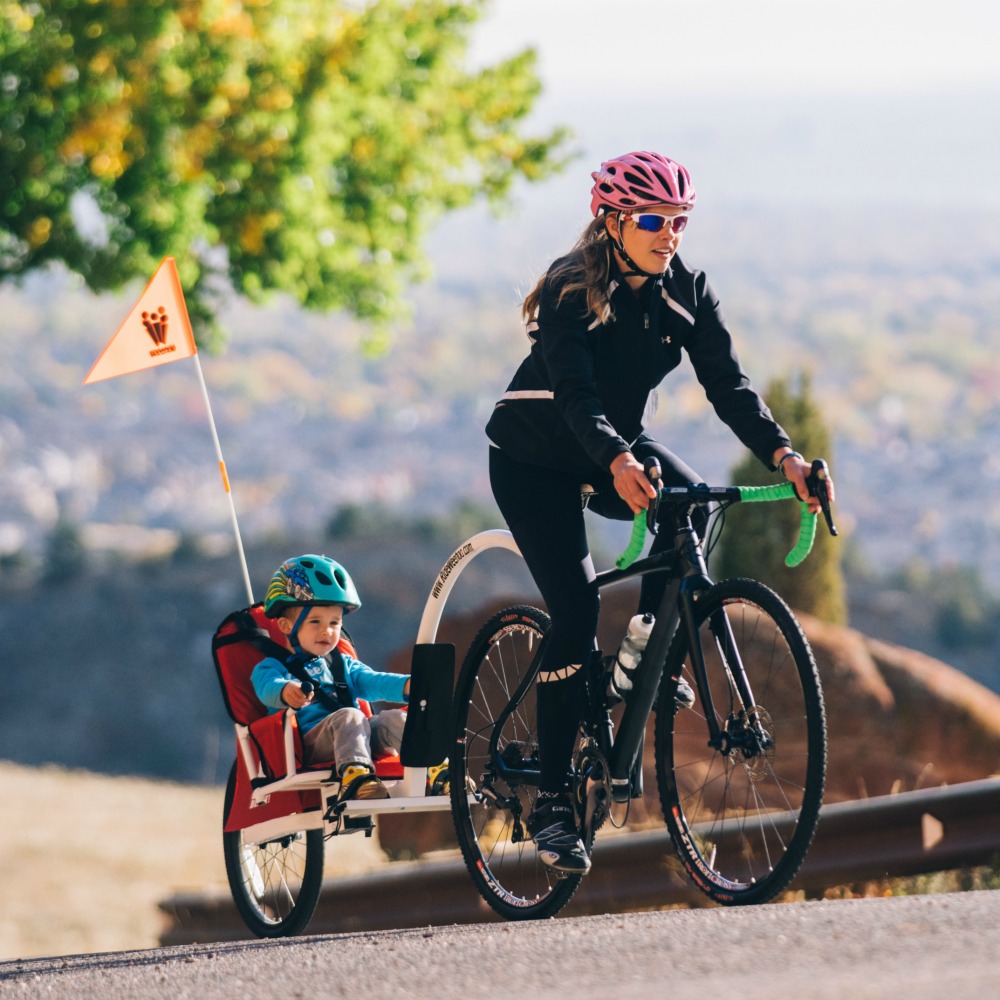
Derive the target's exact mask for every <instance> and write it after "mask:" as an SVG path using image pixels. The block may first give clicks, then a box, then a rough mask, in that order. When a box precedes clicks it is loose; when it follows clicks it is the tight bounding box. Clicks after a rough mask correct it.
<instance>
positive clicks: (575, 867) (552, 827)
mask: <svg viewBox="0 0 1000 1000" xmlns="http://www.w3.org/2000/svg"><path fill="white" fill-rule="evenodd" d="M527 825H528V833H530V834H531V839H532V840H533V841H534V842H535V846H536V847H537V848H538V860H539V861H541V863H542V864H543V865H545V867H546V868H551V869H552V871H554V872H555V873H556V874H558V875H585V874H586V873H587V872H589V871H590V857H589V855H588V854H587V849H586V848H585V847H584V846H583V841H582V840H581V839H580V832H579V830H578V829H577V826H576V814H575V813H574V812H573V806H572V805H571V804H570V801H569V799H568V797H566V796H565V795H559V796H557V797H555V798H545V799H543V800H542V801H541V802H539V803H536V804H535V808H534V809H532V810H531V814H530V815H529V816H528V824H527Z"/></svg>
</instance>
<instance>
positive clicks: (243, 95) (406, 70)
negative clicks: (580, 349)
mask: <svg viewBox="0 0 1000 1000" xmlns="http://www.w3.org/2000/svg"><path fill="white" fill-rule="evenodd" d="M483 7H484V0H466V2H445V0H369V2H367V3H363V2H350V0H242V2H240V3H237V2H235V0H143V2H142V3H128V2H126V0H18V2H11V0H0V281H3V280H5V279H11V278H16V277H18V276H21V275H25V274H27V273H29V272H31V271H34V270H37V269H40V268H43V267H45V266H47V265H49V264H51V263H53V262H60V263H62V264H64V265H65V266H66V267H67V268H69V269H70V270H71V271H74V272H76V273H78V274H80V275H82V276H83V278H84V279H85V281H86V283H87V285H88V286H89V287H90V288H91V289H93V290H95V291H101V290H105V289H116V288H118V287H120V286H121V285H122V284H123V283H125V282H127V281H129V280H130V279H132V278H135V277H139V276H142V277H148V276H149V275H150V274H152V272H153V270H154V268H155V266H156V265H157V264H158V263H159V261H160V260H161V259H162V258H163V257H164V256H167V255H172V256H174V257H176V258H177V264H178V268H179V270H180V274H181V280H182V283H183V285H184V287H185V289H186V293H187V296H188V306H189V309H190V310H191V313H192V318H193V319H195V326H196V330H197V331H198V333H199V336H200V337H201V338H202V339H203V340H204V338H205V337H206V336H207V335H208V334H209V333H210V332H211V331H212V330H214V329H215V327H214V318H215V312H216V310H217V308H218V298H217V297H218V295H219V293H220V291H225V290H226V289H227V288H228V287H230V286H231V287H232V288H234V289H235V290H236V291H237V292H238V293H240V294H243V295H245V296H247V297H249V298H250V299H251V300H255V301H256V300H260V299H261V298H262V297H263V296H265V295H266V294H267V293H268V292H272V291H275V292H282V293H286V294H288V295H290V296H292V297H293V298H294V299H295V300H297V301H298V302H300V303H302V304H303V305H304V306H306V307H307V308H314V309H320V310H330V309H345V310H347V311H349V312H351V313H353V314H354V315H356V316H358V317H360V318H362V319H365V320H370V321H374V322H376V323H377V322H384V321H386V320H387V319H389V318H390V317H392V316H393V315H394V314H395V313H396V311H397V310H398V306H399V298H400V292H401V291H402V289H403V287H404V286H405V284H406V283H407V282H409V281H411V280H414V279H417V278H419V277H421V276H422V275H423V274H424V272H425V270H426V263H425V260H424V257H423V254H422V250H421V243H422V241H423V239H424V237H425V236H426V234H427V232H428V230H429V228H430V226H431V225H432V224H433V222H435V221H436V220H437V219H438V218H439V217H440V216H441V214H442V213H444V212H447V211H449V210H452V209H455V208H458V207H461V206H464V205H467V204H469V203H471V202H472V201H473V200H474V199H476V198H477V197H480V196H482V197H484V198H486V199H488V200H490V201H492V202H493V203H497V204H498V203H502V202H503V201H504V199H505V197H506V196H507V195H508V194H509V191H510V188H511V185H512V183H513V182H514V180H515V179H517V178H526V179H528V180H531V181H534V180H538V179H540V178H543V177H545V176H547V175H549V174H550V173H551V172H552V171H553V170H555V169H557V168H558V167H559V166H561V162H560V159H559V158H560V156H561V155H562V149H563V146H564V142H565V138H566V136H565V133H564V132H563V131H562V130H559V129H556V130H552V131H550V132H549V133H548V134H545V135H542V136H526V135H524V134H522V125H523V119H524V117H525V116H526V115H527V114H528V112H529V111H530V110H531V108H532V105H533V103H534V101H535V99H536V97H537V95H538V93H539V91H540V85H539V82H538V80H537V78H536V76H535V72H534V62H535V56H534V52H533V51H532V50H530V49H529V50H525V51H524V52H521V53H520V54H517V55H515V56H512V57H511V58H508V59H506V60H504V61H502V62H500V63H499V64H497V65H493V66H489V67H486V68H483V69H480V70H478V71H475V72H470V71H468V70H467V69H465V68H464V65H463V64H464V61H465V57H466V54H467V49H468V43H469V38H470V32H471V29H472V26H473V25H474V23H475V21H476V20H477V18H478V17H479V16H480V14H481V13H482V10H483ZM199 320H201V321H202V322H200V323H199V322H198V321H199Z"/></svg>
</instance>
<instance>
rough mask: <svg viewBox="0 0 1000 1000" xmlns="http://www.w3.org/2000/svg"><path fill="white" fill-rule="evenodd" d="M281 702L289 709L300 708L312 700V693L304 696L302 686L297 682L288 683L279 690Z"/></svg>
mask: <svg viewBox="0 0 1000 1000" xmlns="http://www.w3.org/2000/svg"><path fill="white" fill-rule="evenodd" d="M281 700H282V701H283V702H284V703H285V704H286V705H287V706H288V707H289V708H302V707H303V706H304V705H308V704H309V702H311V701H312V700H313V696H312V691H310V692H309V694H306V693H305V691H303V690H302V685H301V684H300V683H299V682H298V681H289V682H288V683H287V684H286V685H285V686H284V687H283V688H282V689H281Z"/></svg>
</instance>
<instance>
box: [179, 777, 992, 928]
mask: <svg viewBox="0 0 1000 1000" xmlns="http://www.w3.org/2000/svg"><path fill="white" fill-rule="evenodd" d="M998 855H1000V778H985V779H983V780H980V781H971V782H967V783H965V784H961V785H953V786H950V787H942V788H932V789H927V790H924V791H917V792H906V793H901V794H898V795H886V796H880V797H878V798H872V799H863V800H860V801H856V802H839V803H834V804H832V805H827V806H824V807H823V812H822V815H821V817H820V823H819V827H818V829H817V832H816V839H815V840H814V841H813V845H812V847H811V848H810V851H809V854H808V855H807V857H806V861H805V863H804V864H803V866H802V869H801V870H800V872H799V874H798V876H797V877H796V879H795V881H794V882H793V883H792V888H793V889H795V888H798V889H805V890H806V891H809V892H818V891H821V890H823V889H826V888H829V887H831V886H837V885H849V884H852V883H855V882H864V881H868V880H870V879H880V878H895V877H899V876H905V875H919V874H929V873H931V872H938V871H949V870H953V869H958V868H966V867H972V866H975V865H984V864H990V863H991V862H992V861H993V860H994V859H995V858H996V857H997V856H998ZM362 901H363V905H361V903H362ZM671 904H689V905H698V906H701V905H706V904H707V900H706V898H705V897H704V896H703V895H702V894H701V893H700V892H699V891H698V890H696V889H695V888H694V887H693V886H692V885H691V884H690V883H689V882H688V881H687V879H686V878H685V877H684V875H683V874H682V873H681V871H680V869H679V862H677V860H676V854H675V851H674V847H673V844H672V843H671V841H670V837H669V836H668V835H667V834H666V833H665V832H662V831H659V830H656V831H643V832H639V833H628V834H622V835H619V836H605V837H604V838H603V839H602V838H601V837H598V839H597V843H596V845H595V848H594V866H593V868H592V869H591V872H590V874H589V875H588V876H587V878H586V879H584V881H583V883H582V884H581V886H580V889H579V890H578V891H577V893H576V895H575V896H574V897H573V899H572V901H571V902H570V904H569V905H568V906H567V907H566V909H565V910H564V911H563V912H564V913H565V914H566V915H568V916H574V915H575V916H580V915H584V914H591V913H624V912H629V911H635V910H643V909H655V908H659V907H663V906H668V905H671ZM160 909H161V910H162V911H163V912H164V913H165V914H166V915H167V917H168V918H169V920H170V927H169V929H168V930H167V931H166V932H165V933H164V934H163V936H162V937H161V939H160V943H161V944H162V945H175V944H192V943H209V942H214V941H231V940H240V939H244V938H247V937H250V932H249V931H248V930H247V929H246V926H245V925H244V924H243V922H242V920H241V919H240V918H239V916H238V914H237V913H236V908H235V906H234V905H233V902H232V899H231V898H230V897H229V896H225V897H222V896H202V895H195V894H185V895H178V896H174V897H173V898H171V899H169V900H166V901H164V902H162V903H161V904H160ZM499 919H500V918H499V917H498V916H497V915H496V914H495V913H494V912H493V911H492V910H491V909H490V908H489V907H488V906H487V905H486V903H485V902H483V901H482V900H481V899H480V897H479V894H478V893H477V892H476V890H475V888H474V887H473V884H472V881H471V879H470V878H469V875H468V873H467V872H466V869H465V864H464V862H463V861H462V860H461V858H448V859H442V860H428V861H414V862H396V863H394V864H390V865H386V867H385V868H384V869H379V870H377V871H374V872H370V873H368V874H366V875H361V876H353V877H350V878H339V879H333V880H327V881H326V882H325V883H324V885H323V892H322V894H321V896H320V901H319V906H318V907H317V909H316V914H315V916H314V917H313V919H312V922H311V923H310V925H309V933H310V934H334V933H345V932H358V931H374V930H388V929H392V928H404V927H426V926H441V925H447V924H464V923H481V922H483V921H489V920H499Z"/></svg>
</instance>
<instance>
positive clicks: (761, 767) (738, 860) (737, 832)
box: [655, 579, 826, 906]
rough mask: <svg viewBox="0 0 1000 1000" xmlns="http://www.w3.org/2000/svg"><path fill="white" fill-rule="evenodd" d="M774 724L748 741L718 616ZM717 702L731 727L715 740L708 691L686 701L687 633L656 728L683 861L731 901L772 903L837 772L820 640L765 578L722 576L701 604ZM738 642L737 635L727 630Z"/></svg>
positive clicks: (678, 638) (664, 795)
mask: <svg viewBox="0 0 1000 1000" xmlns="http://www.w3.org/2000/svg"><path fill="white" fill-rule="evenodd" d="M723 611H724V613H725V614H726V617H727V618H728V620H729V624H730V627H731V629H732V635H733V637H734V640H735V645H736V648H737V650H738V652H739V655H740V658H741V659H742V662H743V666H744V669H745V671H746V675H747V677H748V679H749V682H750V687H751V690H752V691H753V695H754V699H755V700H756V702H757V705H756V706H755V708H756V709H757V713H756V714H757V715H758V716H759V718H760V719H761V723H762V726H763V730H764V732H765V733H766V734H767V736H766V737H765V739H764V740H763V744H762V743H759V742H758V743H756V744H755V743H754V742H753V738H750V743H751V745H749V746H748V745H747V735H746V734H747V732H748V729H747V726H746V718H747V715H746V714H744V716H743V717H742V718H741V717H740V712H739V708H740V704H739V702H738V700H737V699H736V697H735V695H734V693H733V685H732V684H730V683H729V682H728V680H727V679H726V677H725V671H724V670H723V668H722V660H723V658H724V655H725V654H724V652H723V649H722V647H723V646H724V645H725V643H721V642H717V641H716V639H715V636H714V635H713V634H712V631H711V629H710V626H709V625H708V623H709V622H710V621H711V619H712V617H713V615H715V614H717V613H719V612H723ZM695 617H696V624H697V627H698V633H699V635H700V636H701V637H702V640H701V642H702V649H703V651H704V655H705V658H706V666H707V674H708V679H709V687H710V690H711V694H712V700H713V703H714V708H715V712H716V715H717V717H718V719H719V724H720V726H723V727H724V729H725V730H726V733H725V743H724V745H723V746H722V747H720V748H713V747H711V746H709V745H708V742H707V737H708V730H707V721H706V717H705V714H704V709H703V707H702V705H703V702H702V696H701V693H700V692H698V694H697V700H696V702H695V705H694V706H693V707H692V708H690V709H676V710H675V708H676V707H675V704H674V697H673V695H674V687H675V684H674V683H672V678H676V677H678V676H680V675H681V671H683V675H684V676H685V678H686V679H687V681H688V682H689V683H690V684H691V686H692V687H694V688H695V689H696V690H697V685H696V683H695V679H694V676H693V674H692V672H691V668H690V659H689V653H688V644H687V640H686V635H685V634H684V633H683V631H682V630H680V629H679V630H678V632H677V634H676V635H675V636H674V639H673V642H672V644H671V647H670V650H669V652H668V654H667V661H666V668H665V671H664V675H663V682H662V683H661V688H660V693H659V704H658V707H657V718H656V727H655V753H656V777H657V785H658V789H659V794H660V804H661V806H662V808H663V815H664V817H665V819H666V823H667V828H668V830H669V831H670V836H671V838H672V839H673V842H674V845H675V847H676V848H677V853H678V855H679V857H680V862H681V864H682V865H683V867H684V869H685V871H686V873H687V875H688V876H689V877H690V879H691V880H692V881H693V882H694V884H695V885H696V886H697V887H698V888H699V889H700V890H701V891H702V892H704V893H705V894H706V895H707V896H709V897H710V898H711V899H713V900H714V901H715V902H717V903H721V904H723V905H727V906H738V905H743V904H752V903H764V902H767V901H768V900H770V899H773V898H774V897H775V896H777V895H778V894H779V893H780V892H782V891H783V890H784V889H786V888H787V886H788V884H789V883H790V882H791V881H792V879H793V878H794V876H795V874H796V872H797V871H798V870H799V867H800V865H801V864H802V861H803V859H804V858H805V855H806V852H807V851H808V849H809V845H810V844H811V843H812V840H813V836H814V834H815V831H816V825H817V823H818V821H819V813H820V805H821V803H822V799H823V786H824V783H825V780H826V713H825V709H824V705H823V693H822V690H821V687H820V681H819V675H818V673H817V670H816V663H815V660H814V659H813V655H812V651H811V649H810V648H809V642H808V640H807V639H806V637H805V635H804V634H803V632H802V628H801V626H800V625H799V623H798V621H796V619H795V616H794V615H793V614H792V612H791V611H790V610H789V608H788V605H787V604H785V602H784V601H783V600H782V599H781V598H780V597H779V596H778V595H777V594H776V593H775V592H774V591H773V590H771V589H770V588H768V587H766V586H765V585H764V584H762V583H759V582H758V581H756V580H748V579H734V580H727V581H724V582H722V583H718V584H715V585H714V586H713V587H711V588H710V589H709V590H708V591H706V592H705V593H704V594H702V595H701V596H700V597H699V598H698V601H697V603H696V605H695ZM727 641H728V640H727Z"/></svg>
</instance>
